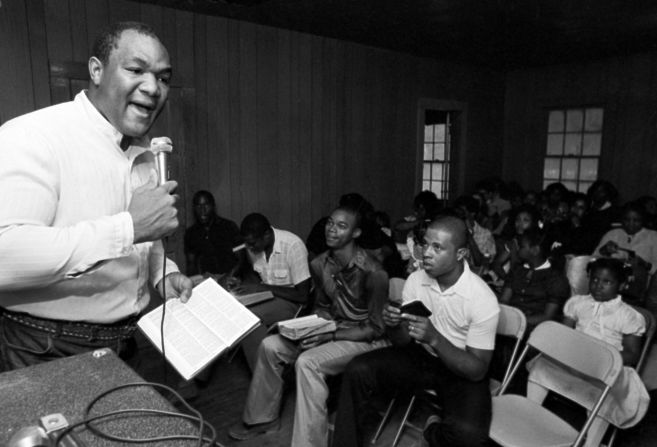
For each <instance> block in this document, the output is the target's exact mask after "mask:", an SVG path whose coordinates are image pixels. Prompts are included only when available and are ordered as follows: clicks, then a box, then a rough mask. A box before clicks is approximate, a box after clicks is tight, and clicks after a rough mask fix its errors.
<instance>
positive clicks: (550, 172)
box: [543, 158, 561, 184]
mask: <svg viewBox="0 0 657 447" xmlns="http://www.w3.org/2000/svg"><path fill="white" fill-rule="evenodd" d="M560 171H561V163H560V159H559V158H546V159H545V168H544V169H543V178H545V179H551V180H559V172H560ZM549 183H552V181H550V182H548V184H549Z"/></svg>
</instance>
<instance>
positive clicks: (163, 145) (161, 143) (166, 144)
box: [151, 137, 173, 154]
mask: <svg viewBox="0 0 657 447" xmlns="http://www.w3.org/2000/svg"><path fill="white" fill-rule="evenodd" d="M172 150H173V145H172V143H171V139H170V138H169V137H156V138H153V139H152V140H151V152H153V153H154V154H157V153H158V152H171V151H172Z"/></svg>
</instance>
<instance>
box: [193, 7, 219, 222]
mask: <svg viewBox="0 0 657 447" xmlns="http://www.w3.org/2000/svg"><path fill="white" fill-rule="evenodd" d="M193 17H194V25H193V26H194V81H193V85H194V86H195V88H196V95H195V107H194V120H195V131H196V141H195V144H194V146H193V147H191V148H189V150H188V151H187V154H188V158H187V163H186V166H187V171H186V172H185V175H186V177H187V181H188V182H189V184H190V191H191V192H192V194H193V193H194V192H196V191H197V190H199V189H206V190H209V191H210V192H212V193H213V195H214V196H215V201H216V202H217V211H218V212H219V213H220V214H230V213H229V212H228V213H227V212H226V207H225V202H226V201H228V200H227V197H226V196H225V195H223V196H220V195H219V191H218V190H217V189H215V188H214V185H213V184H211V183H210V182H209V179H208V173H207V171H206V169H207V165H208V164H209V163H208V160H209V155H208V140H209V138H210V135H209V127H210V124H209V118H208V113H209V107H208V75H207V73H208V71H207V63H208V27H212V24H208V22H211V21H213V20H214V19H213V18H211V17H204V16H201V15H198V14H195V15H194V16H193ZM187 202H188V206H187V215H188V216H189V218H190V219H191V218H192V216H193V210H192V209H191V197H189V198H188V200H187ZM189 222H192V220H190V221H189Z"/></svg>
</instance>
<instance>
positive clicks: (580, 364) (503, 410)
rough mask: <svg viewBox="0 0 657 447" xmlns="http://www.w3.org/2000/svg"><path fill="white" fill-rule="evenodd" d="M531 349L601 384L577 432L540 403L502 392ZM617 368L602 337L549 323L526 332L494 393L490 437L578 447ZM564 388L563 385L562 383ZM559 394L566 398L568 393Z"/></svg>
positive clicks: (620, 365) (618, 357) (502, 442)
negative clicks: (506, 375)
mask: <svg viewBox="0 0 657 447" xmlns="http://www.w3.org/2000/svg"><path fill="white" fill-rule="evenodd" d="M530 348H533V349H536V350H537V351H538V352H539V354H538V355H539V356H546V357H547V358H549V359H551V360H553V361H556V362H557V363H558V364H560V365H564V366H565V367H567V368H569V369H570V370H572V371H574V372H575V373H577V374H578V375H580V376H581V377H584V378H586V379H587V380H590V381H593V382H595V383H597V384H600V385H601V392H600V395H599V396H598V397H597V399H596V400H595V404H594V406H593V408H592V409H590V411H589V416H588V418H587V419H586V422H585V423H584V425H583V427H582V428H581V429H580V430H576V429H575V428H573V427H572V426H571V425H570V424H568V423H567V422H565V421H564V420H563V419H561V418H560V417H559V416H557V415H556V414H554V413H553V412H551V411H550V410H548V409H546V408H545V407H543V406H542V405H541V404H542V401H541V402H536V401H534V400H532V399H530V398H528V397H525V396H520V395H514V394H504V392H505V391H506V389H507V387H508V386H509V383H510V382H511V380H512V379H513V376H514V375H515V374H516V372H517V371H518V369H519V368H520V366H521V365H523V364H524V360H525V358H526V357H527V353H528V352H529V349H530ZM622 368H623V360H622V358H621V355H620V352H619V351H618V350H617V349H616V348H614V347H613V346H611V345H609V344H607V343H605V342H603V341H602V340H598V339H597V338H594V337H591V336H588V335H586V334H584V333H581V332H578V331H576V330H574V329H571V328H569V327H567V326H565V325H562V324H560V323H556V322H554V321H546V322H543V323H541V324H539V325H538V326H537V327H536V329H534V330H533V331H532V333H531V334H530V336H529V340H528V341H527V345H526V346H525V348H524V349H523V351H522V354H521V355H520V357H519V358H518V360H517V361H516V363H515V364H514V366H513V369H512V371H511V375H510V377H509V378H508V380H507V381H506V383H504V385H503V386H502V389H501V391H500V395H498V396H495V397H493V418H492V422H491V427H490V437H491V439H492V440H493V441H495V442H496V443H498V444H500V445H501V446H535V447H539V446H574V447H579V446H581V445H582V442H583V441H584V438H585V436H586V434H587V432H588V430H589V428H590V427H591V424H592V423H593V421H594V419H595V417H596V415H597V414H598V411H599V410H600V407H601V406H602V404H603V402H604V400H605V398H606V397H607V395H608V394H609V390H610V389H611V386H612V385H613V384H614V382H615V381H616V379H617V378H618V375H619V374H620V371H621V369H622ZM564 389H567V387H565V386H564ZM562 394H563V395H564V397H566V398H568V393H567V392H564V393H562Z"/></svg>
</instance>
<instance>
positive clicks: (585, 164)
mask: <svg viewBox="0 0 657 447" xmlns="http://www.w3.org/2000/svg"><path fill="white" fill-rule="evenodd" d="M580 169H581V170H580V172H579V178H580V180H590V181H595V180H597V179H598V159H597V158H583V159H582V166H581V168H580Z"/></svg>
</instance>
